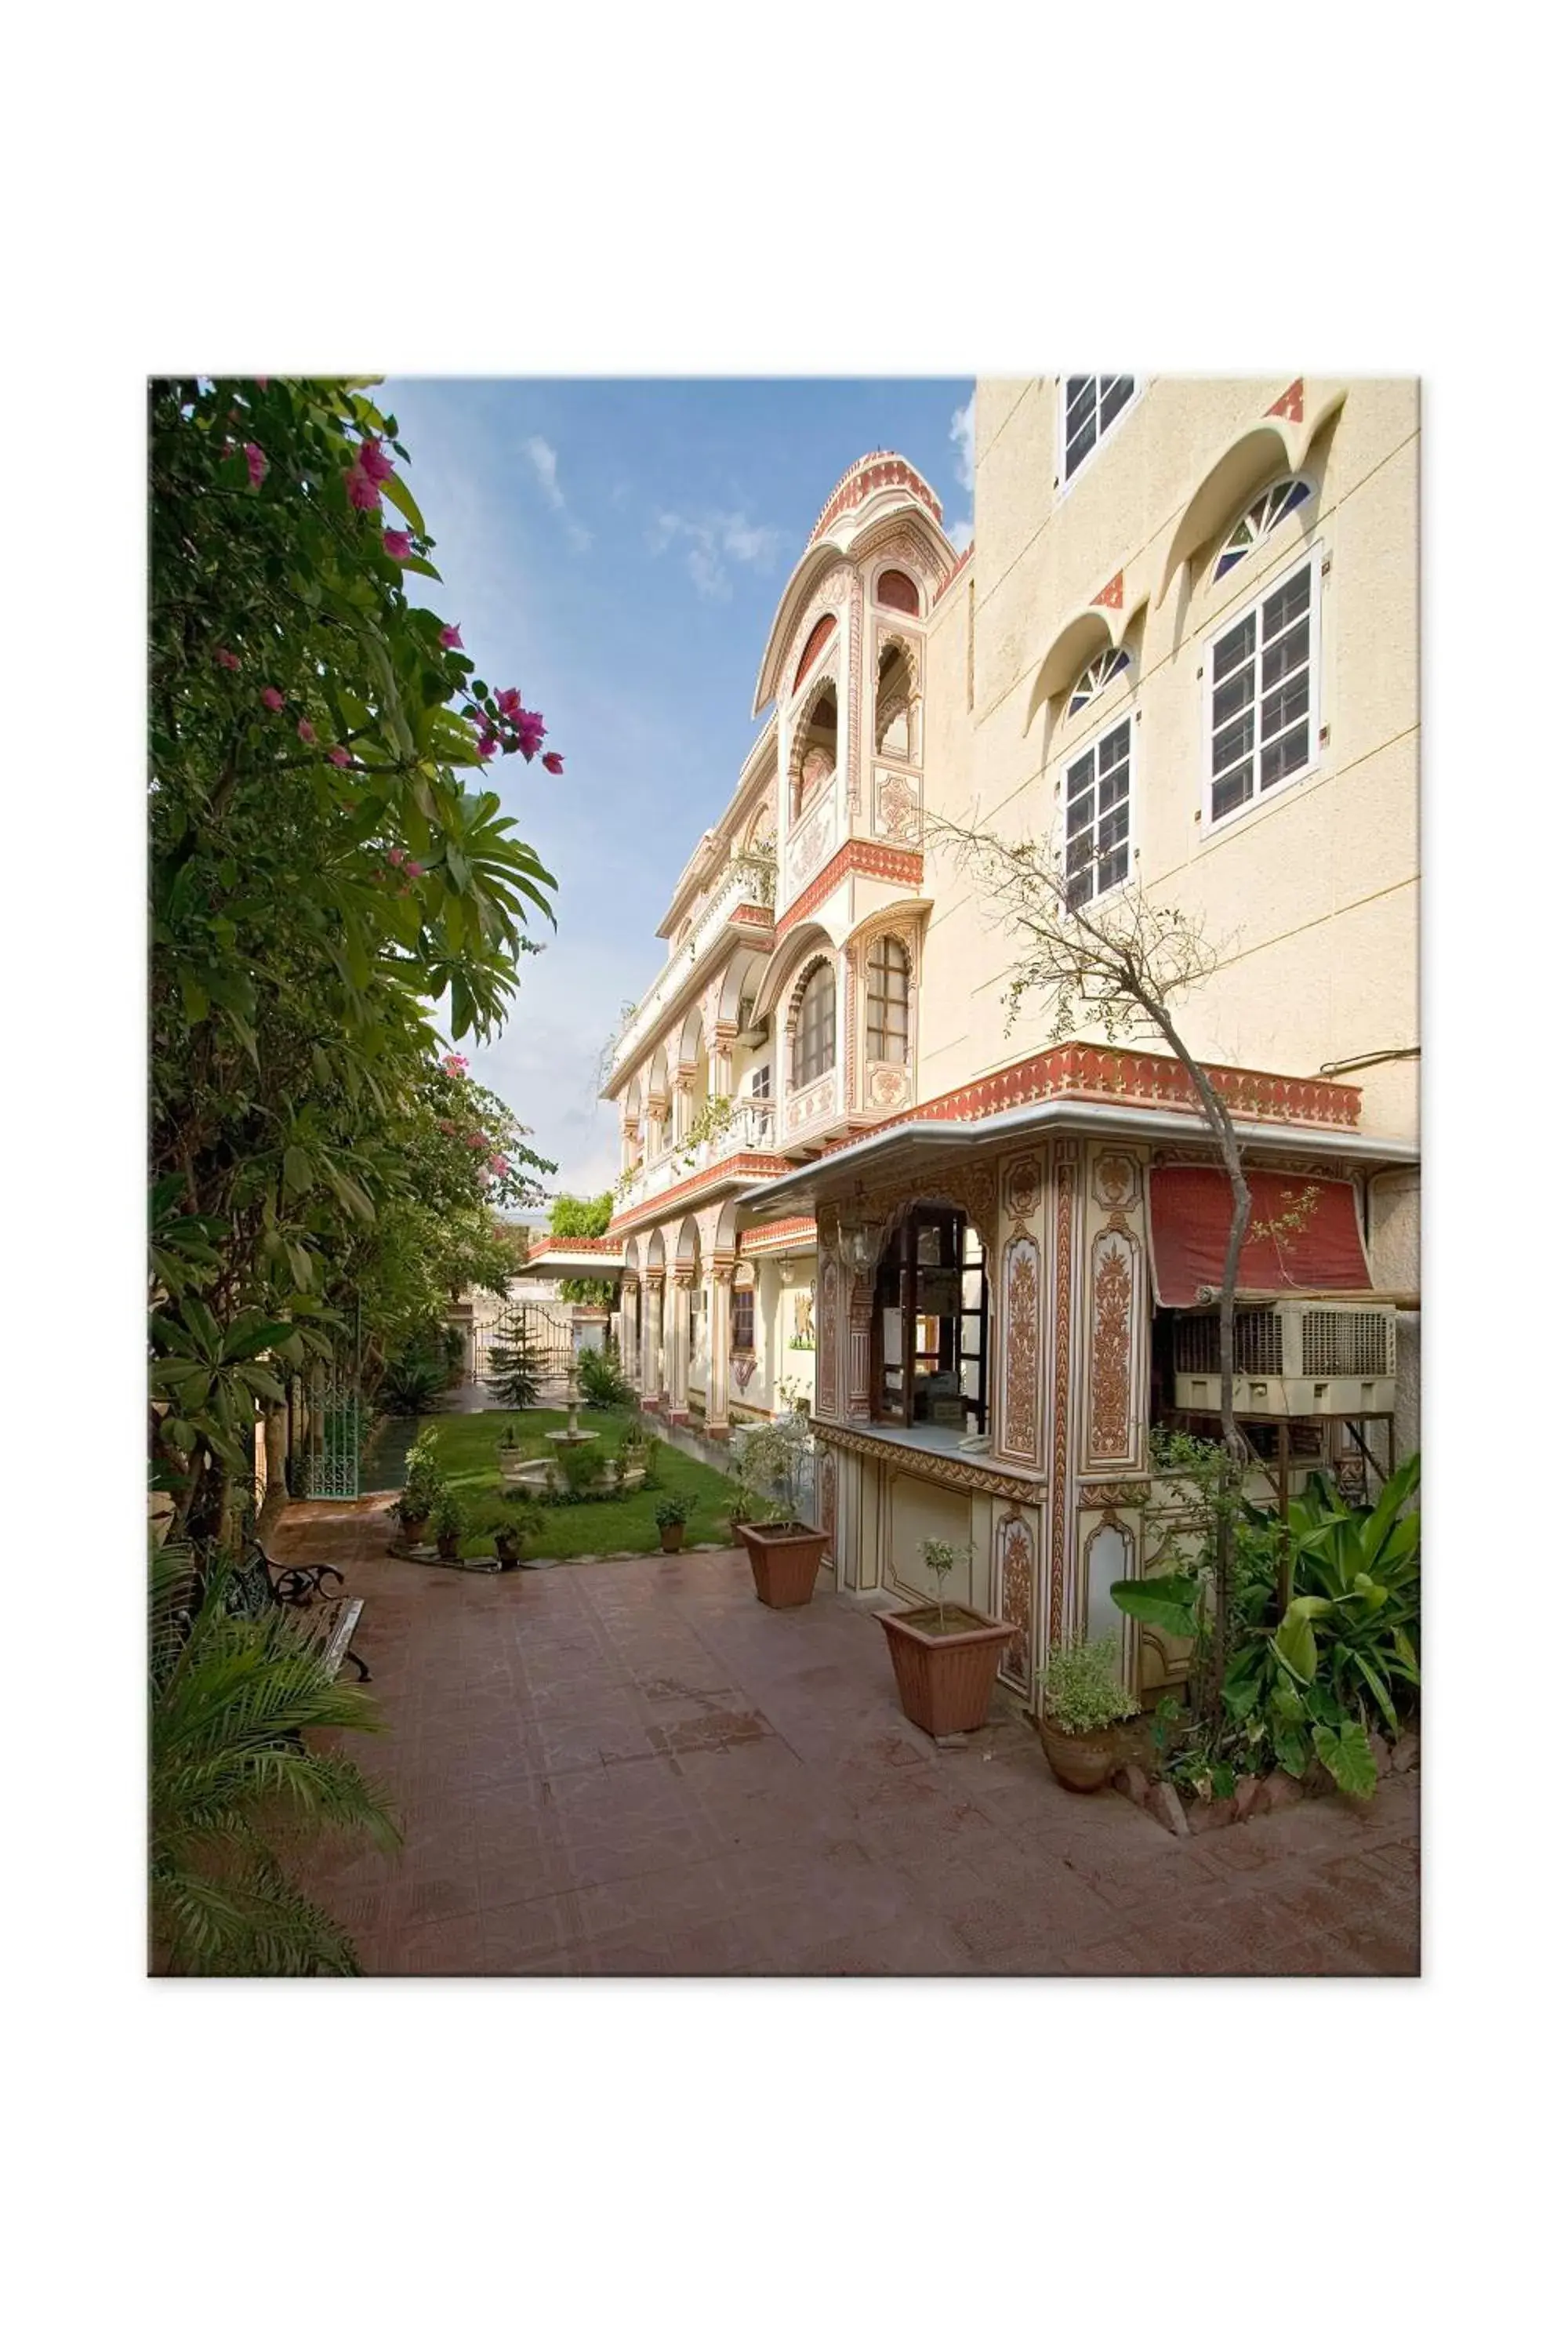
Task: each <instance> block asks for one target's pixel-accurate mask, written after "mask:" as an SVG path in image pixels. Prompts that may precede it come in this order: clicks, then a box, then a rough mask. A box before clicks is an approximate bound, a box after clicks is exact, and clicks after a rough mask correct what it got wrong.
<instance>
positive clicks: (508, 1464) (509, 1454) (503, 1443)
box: [496, 1421, 522, 1470]
mask: <svg viewBox="0 0 1568 2352" xmlns="http://www.w3.org/2000/svg"><path fill="white" fill-rule="evenodd" d="M496 1452H497V1453H498V1454H500V1466H501V1468H502V1469H503V1470H515V1469H516V1467H517V1465H518V1464H519V1463H520V1462H521V1460H522V1448H521V1445H519V1444H518V1442H517V1423H515V1422H512V1421H509V1422H508V1423H507V1425H506V1427H505V1429H504V1430H502V1432H501V1434H500V1444H498V1445H497V1447H496Z"/></svg>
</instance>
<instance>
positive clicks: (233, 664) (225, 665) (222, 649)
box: [214, 646, 239, 669]
mask: <svg viewBox="0 0 1568 2352" xmlns="http://www.w3.org/2000/svg"><path fill="white" fill-rule="evenodd" d="M214 658H215V659H216V663H217V666H218V667H219V669H237V668H238V667H239V656H238V655H237V654H231V653H230V652H229V649H228V647H227V646H219V647H218V649H217V652H216V656H214Z"/></svg>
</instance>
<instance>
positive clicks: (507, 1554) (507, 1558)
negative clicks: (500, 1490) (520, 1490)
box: [489, 1503, 544, 1568]
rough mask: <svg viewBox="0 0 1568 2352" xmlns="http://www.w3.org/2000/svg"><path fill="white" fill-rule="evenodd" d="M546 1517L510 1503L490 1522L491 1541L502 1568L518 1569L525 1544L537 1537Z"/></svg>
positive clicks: (525, 1507)
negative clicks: (532, 1537)
mask: <svg viewBox="0 0 1568 2352" xmlns="http://www.w3.org/2000/svg"><path fill="white" fill-rule="evenodd" d="M543 1521H544V1515H543V1513H542V1511H539V1510H536V1509H534V1508H532V1507H529V1506H524V1505H519V1504H515V1503H510V1504H507V1505H505V1506H503V1507H502V1508H501V1509H500V1510H499V1511H498V1512H497V1513H496V1514H495V1517H493V1518H492V1520H491V1521H490V1528H489V1535H490V1541H491V1542H492V1543H493V1544H494V1546H495V1554H496V1558H497V1559H498V1560H499V1561H500V1565H501V1566H502V1568H516V1567H517V1565H518V1562H519V1559H520V1558H521V1549H522V1546H523V1544H524V1542H525V1541H526V1540H527V1538H529V1537H530V1536H531V1535H536V1534H537V1533H538V1531H539V1529H540V1528H541V1527H542V1525H543Z"/></svg>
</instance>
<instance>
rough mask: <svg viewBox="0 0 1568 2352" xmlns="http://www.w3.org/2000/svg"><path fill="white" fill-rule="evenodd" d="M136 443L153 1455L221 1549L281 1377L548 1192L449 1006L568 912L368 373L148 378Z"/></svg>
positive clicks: (523, 719) (536, 738) (415, 1294)
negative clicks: (144, 450) (452, 1049)
mask: <svg viewBox="0 0 1568 2352" xmlns="http://www.w3.org/2000/svg"><path fill="white" fill-rule="evenodd" d="M149 447H150V478H151V493H152V499H151V513H152V545H151V590H150V599H149V604H150V656H149V674H148V709H149V737H150V747H149V748H150V800H149V807H150V836H151V859H150V872H151V889H152V916H151V920H152V942H153V948H152V989H151V1020H152V1041H151V1099H152V1127H151V1135H152V1152H151V1156H152V1171H153V1227H154V1234H153V1244H154V1258H153V1323H152V1358H153V1391H152V1402H153V1418H152V1423H151V1432H152V1451H153V1457H154V1463H155V1466H156V1473H157V1476H158V1478H159V1481H160V1483H162V1484H163V1485H165V1486H168V1487H169V1488H170V1489H171V1490H172V1491H173V1492H174V1496H175V1500H176V1516H177V1523H178V1525H179V1527H180V1528H182V1529H183V1530H184V1531H185V1532H188V1533H190V1534H191V1535H193V1536H194V1537H195V1538H197V1539H198V1540H208V1541H210V1540H216V1538H217V1537H218V1536H219V1534H220V1533H221V1532H222V1528H223V1526H224V1510H225V1504H226V1491H225V1490H226V1483H227V1480H228V1478H229V1476H230V1475H232V1474H233V1473H234V1472H236V1471H237V1468H238V1466H239V1465H240V1463H241V1461H242V1459H243V1443H244V1437H245V1432H246V1428H247V1423H248V1421H249V1419H250V1418H252V1417H253V1416H254V1413H255V1412H256V1411H257V1410H258V1408H263V1407H266V1406H268V1405H269V1404H271V1403H273V1402H277V1400H278V1399H279V1398H280V1397H281V1395H282V1386H281V1383H282V1381H284V1380H285V1379H286V1378H287V1377H288V1375H289V1372H290V1371H291V1370H299V1369H300V1368H302V1367H304V1366H307V1365H308V1364H309V1361H310V1358H311V1357H312V1355H316V1354H321V1353H323V1352H325V1351H328V1350H330V1349H333V1348H335V1347H341V1346H342V1334H343V1333H345V1332H347V1331H350V1330H352V1329H353V1328H354V1326H355V1318H356V1316H357V1318H358V1327H359V1328H360V1331H361V1345H362V1349H368V1350H369V1351H370V1352H371V1353H372V1354H374V1352H375V1351H376V1350H377V1349H383V1348H385V1347H388V1346H391V1345H394V1344H396V1342H397V1335H398V1330H399V1328H401V1327H402V1326H403V1325H405V1324H406V1322H407V1318H409V1317H410V1316H412V1315H414V1314H416V1313H419V1314H423V1315H426V1316H428V1315H429V1314H430V1313H431V1312H432V1311H433V1309H432V1305H431V1302H432V1300H437V1301H438V1299H439V1298H440V1297H441V1296H443V1295H445V1293H444V1291H443V1286H447V1287H448V1288H449V1286H450V1284H451V1283H452V1282H454V1281H458V1280H475V1279H481V1280H482V1279H484V1278H485V1269H486V1268H487V1267H488V1268H489V1270H490V1271H491V1272H493V1271H494V1270H495V1266H496V1265H499V1264H500V1260H499V1259H496V1258H495V1255H494V1254H495V1250H496V1247H497V1244H496V1240H495V1230H494V1220H495V1213H496V1211H497V1209H498V1208H500V1209H504V1208H507V1207H516V1206H519V1205H521V1204H524V1203H526V1202H529V1201H531V1200H536V1199H537V1197H538V1195H537V1191H536V1189H535V1188H536V1187H537V1183H538V1180H539V1177H540V1176H541V1175H542V1174H543V1173H545V1172H548V1164H547V1163H546V1162H544V1161H542V1160H541V1159H540V1158H539V1157H538V1155H537V1154H536V1153H534V1152H533V1151H532V1150H531V1147H530V1146H529V1144H528V1142H527V1140H526V1138H525V1133H524V1130H523V1129H521V1128H520V1127H519V1126H518V1124H517V1121H516V1119H515V1118H514V1117H513V1115H512V1114H511V1113H510V1110H509V1109H508V1108H507V1107H506V1106H505V1105H503V1104H500V1103H499V1102H498V1101H497V1100H496V1098H495V1097H493V1096H492V1095H489V1094H488V1093H487V1092H486V1091H485V1090H484V1089H482V1088H479V1087H476V1086H475V1085H474V1082H473V1080H472V1079H471V1077H470V1076H469V1075H468V1069H467V1066H466V1064H464V1062H463V1057H462V1056H461V1055H443V1052H442V1040H441V1039H440V1038H439V1037H438V1036H437V1012H439V1013H440V1017H441V1022H442V1025H443V1027H444V1029H445V1031H446V1033H447V1035H448V1036H450V1037H451V1038H454V1039H461V1038H464V1037H466V1036H469V1035H472V1036H476V1037H479V1038H480V1039H483V1038H485V1037H487V1036H489V1035H491V1034H494V1032H495V1031H496V1029H497V1028H498V1027H499V1025H500V1023H501V1022H502V1020H503V1019H504V1018H505V1016H506V1013H507V1011H508V1009H509V1007H510V1003H511V1001H512V998H513V996H514V993H515V991H516V988H517V982H518V974H519V970H520V967H521V962H522V959H523V958H524V957H525V956H528V955H531V954H533V953H535V952H537V951H538V948H539V946H540V940H539V939H538V938H537V937H536V936H535V935H534V929H531V927H536V926H537V924H538V922H539V920H540V919H544V920H546V921H550V922H552V921H553V912H552V893H553V889H554V882H553V877H552V876H551V875H550V874H548V873H547V872H546V871H545V869H544V867H543V866H542V863H541V861H540V859H539V857H538V856H537V855H536V853H535V852H534V851H533V850H532V849H531V847H530V846H529V845H528V844H527V843H526V842H525V841H523V840H521V838H520V837H519V835H518V834H517V831H516V827H515V825H514V823H513V821H512V820H511V819H510V817H507V816H506V815H504V814H502V811H501V804H500V796H499V795H498V793H496V792H495V791H494V790H492V789H491V788H490V787H489V782H488V780H487V777H486V774H485V765H486V762H487V761H489V760H496V759H500V760H505V759H508V758H511V757H516V758H519V759H521V761H524V762H525V763H527V762H529V761H533V760H534V759H536V758H537V757H538V756H539V754H540V752H541V751H542V746H543V744H544V741H545V739H546V731H547V730H546V728H545V723H544V719H543V718H542V716H541V714H540V713H539V712H538V711H536V710H531V709H528V708H527V707H526V706H525V703H524V698H523V692H522V689H521V687H509V688H502V689H501V690H500V691H499V692H496V693H492V691H491V689H490V688H489V685H488V684H487V683H486V682H485V681H484V680H483V679H481V678H479V677H475V675H474V665H473V663H472V661H471V659H470V658H469V656H468V654H467V653H466V652H465V650H464V648H463V642H462V632H461V627H460V625H459V624H458V622H457V621H454V620H451V619H448V618H447V615H446V614H442V613H441V612H439V611H437V610H433V609H430V608H429V607H428V606H426V604H422V603H420V602H417V601H416V598H417V597H418V596H419V595H420V594H421V593H425V592H426V583H436V584H437V589H438V584H439V579H440V575H439V572H437V568H436V565H435V562H433V560H432V558H433V554H434V546H433V541H432V540H431V538H430V535H429V533H428V530H427V529H426V522H425V519H424V516H423V515H422V514H421V512H420V510H419V507H418V504H417V501H416V499H415V497H414V495H413V493H412V491H411V489H410V488H409V487H408V482H407V474H406V467H407V455H408V453H407V451H406V449H405V447H404V446H403V444H402V442H401V441H400V439H399V437H398V428H397V421H396V418H395V416H392V415H386V414H385V413H384V412H383V411H382V410H381V409H380V408H378V407H377V406H376V404H375V403H374V399H373V397H372V396H371V386H370V384H369V382H368V380H358V381H349V382H330V383H329V382H321V381H316V380H313V379H300V378H284V377H279V376H259V377H247V378H244V379H237V380H231V381H212V380H208V379H204V378H184V379H177V380H176V379H171V380H164V381H160V382H157V383H154V384H153V386H152V388H151V393H150V435H149ZM559 763H560V755H559V754H558V753H556V752H554V751H551V752H549V753H546V754H545V757H544V765H545V766H546V768H548V769H549V770H550V771H551V772H552V773H559V772H560V764H559ZM454 1063H456V1064H459V1065H462V1066H458V1067H454V1066H452V1065H453V1064H454ZM443 1123H445V1127H447V1128H449V1129H450V1132H449V1133H448V1132H446V1131H444V1124H443ZM476 1134H477V1135H479V1136H480V1137H481V1139H482V1149H476V1148H470V1147H469V1145H468V1143H467V1141H466V1140H465V1139H466V1138H468V1136H470V1135H476ZM487 1253H488V1255H487Z"/></svg>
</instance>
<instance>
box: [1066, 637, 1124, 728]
mask: <svg viewBox="0 0 1568 2352" xmlns="http://www.w3.org/2000/svg"><path fill="white" fill-rule="evenodd" d="M1129 667H1131V656H1129V655H1128V654H1127V653H1126V652H1125V651H1122V652H1118V651H1117V650H1116V648H1115V647H1114V646H1106V648H1105V651H1104V652H1103V653H1102V654H1096V656H1095V657H1094V659H1093V660H1092V661H1091V662H1089V663H1087V664H1086V665H1085V667H1084V668H1083V670H1082V672H1081V674H1080V675H1079V681H1078V684H1077V685H1076V686H1075V687H1074V688H1073V690H1072V698H1071V699H1070V700H1069V702H1068V718H1069V719H1071V718H1072V717H1073V716H1074V715H1075V713H1077V712H1078V711H1079V710H1082V709H1084V708H1085V706H1086V705H1087V704H1089V703H1090V702H1092V701H1093V700H1094V698H1095V696H1096V695H1097V694H1103V692H1104V691H1105V688H1107V687H1108V686H1109V685H1110V681H1111V679H1112V678H1113V677H1121V673H1122V671H1123V670H1124V669H1127V668H1129Z"/></svg>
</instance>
